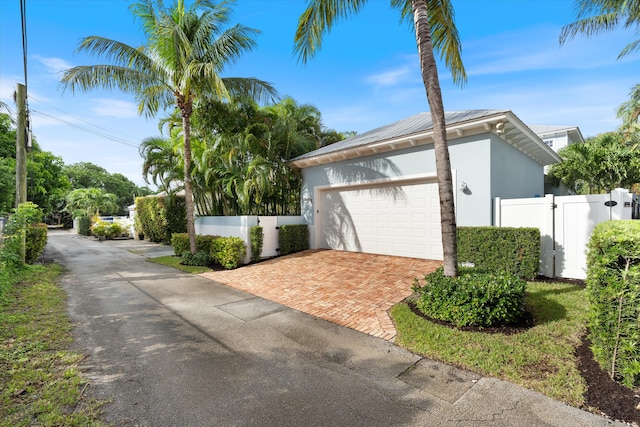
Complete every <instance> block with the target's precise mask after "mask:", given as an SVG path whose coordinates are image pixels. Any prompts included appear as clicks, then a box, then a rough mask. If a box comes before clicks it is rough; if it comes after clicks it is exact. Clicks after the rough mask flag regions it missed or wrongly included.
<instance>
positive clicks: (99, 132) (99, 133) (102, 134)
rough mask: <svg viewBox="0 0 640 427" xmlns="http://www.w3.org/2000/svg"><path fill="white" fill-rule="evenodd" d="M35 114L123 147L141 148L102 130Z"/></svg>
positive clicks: (38, 113) (37, 112)
mask: <svg viewBox="0 0 640 427" xmlns="http://www.w3.org/2000/svg"><path fill="white" fill-rule="evenodd" d="M33 112H34V114H36V115H39V116H42V117H46V118H48V119H51V120H55V121H58V122H61V123H64V124H67V125H69V126H72V127H75V128H77V129H80V130H83V131H85V132H89V133H92V134H94V135H98V136H101V137H103V138H106V139H110V140H112V141H115V142H117V143H119V144H122V145H127V146H129V147H134V148H138V146H139V144H138V143H133V142H130V141H127V140H125V139H123V138H119V137H117V136H114V135H112V134H110V133H109V132H107V131H100V130H95V129H91V128H90V127H88V126H82V125H80V124H78V123H75V122H73V121H70V120H65V119H63V118H61V117H56V116H52V115H50V114H47V113H43V112H42V111H37V110H33ZM98 129H100V128H99V127H98Z"/></svg>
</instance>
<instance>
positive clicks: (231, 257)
mask: <svg viewBox="0 0 640 427" xmlns="http://www.w3.org/2000/svg"><path fill="white" fill-rule="evenodd" d="M245 256H247V247H246V246H245V244H244V241H243V240H242V239H241V238H239V237H219V238H217V239H215V240H214V241H213V244H212V245H211V257H212V258H213V260H214V262H216V263H217V264H219V265H221V266H222V267H224V268H226V269H232V268H236V267H237V266H238V265H240V264H241V263H242V262H243V261H244V257H245Z"/></svg>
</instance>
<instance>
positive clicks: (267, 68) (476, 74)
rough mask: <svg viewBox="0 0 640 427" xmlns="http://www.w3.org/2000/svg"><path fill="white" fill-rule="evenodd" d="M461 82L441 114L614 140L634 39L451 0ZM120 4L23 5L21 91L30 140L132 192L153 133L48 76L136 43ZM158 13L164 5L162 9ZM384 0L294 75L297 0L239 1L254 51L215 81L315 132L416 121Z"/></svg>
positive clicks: (3, 27)
mask: <svg viewBox="0 0 640 427" xmlns="http://www.w3.org/2000/svg"><path fill="white" fill-rule="evenodd" d="M452 1H453V5H454V8H455V11H456V25H457V27H458V30H459V33H460V39H461V42H462V57H463V61H464V64H465V67H466V70H467V74H468V81H467V83H466V84H465V85H464V87H462V88H460V87H458V86H454V85H453V84H452V82H451V78H450V75H449V73H448V71H447V70H446V69H445V68H444V67H443V66H440V68H439V73H440V80H441V85H442V91H443V98H444V105H445V109H446V110H448V111H453V110H467V109H507V110H512V111H513V112H514V113H515V114H516V115H517V116H518V117H520V119H522V120H523V121H524V122H525V123H527V124H550V125H568V126H579V127H580V129H581V131H582V133H583V135H584V136H585V137H588V136H594V135H597V134H599V133H602V132H606V131H610V130H614V129H615V128H617V127H618V126H619V124H620V121H619V120H618V119H617V118H616V109H617V107H618V106H619V105H620V104H621V103H623V102H625V101H626V100H627V99H628V93H629V91H630V89H631V87H632V86H633V85H635V84H637V83H639V82H638V74H637V70H638V65H639V60H640V55H639V54H634V55H632V56H629V57H627V58H625V59H623V60H617V59H616V58H617V55H618V53H619V52H620V50H622V48H623V47H624V46H625V45H626V44H627V43H628V42H630V41H631V40H633V39H634V38H635V36H634V34H633V31H628V30H622V29H621V30H618V31H615V32H613V33H608V34H604V35H601V36H598V37H595V38H591V39H586V38H582V37H580V38H577V39H575V40H573V41H571V42H569V43H567V44H566V45H564V46H562V47H561V46H559V43H558V36H559V34H560V29H561V27H562V26H563V25H565V24H567V23H569V22H572V21H573V20H574V17H575V13H574V8H573V7H574V2H573V0H486V1H482V0H452ZM130 3H131V1H129V0H27V7H26V12H27V15H26V18H27V33H28V35H27V44H28V54H27V55H28V56H27V64H28V67H27V68H28V90H29V106H30V109H31V110H32V124H33V132H34V135H35V136H36V138H37V140H38V142H39V144H40V145H41V147H42V148H43V149H44V150H47V151H51V152H53V153H54V154H56V155H58V156H61V157H62V158H63V160H64V162H65V163H66V164H71V163H76V162H80V161H85V162H92V163H95V164H98V165H100V166H102V167H104V168H105V169H107V170H108V171H109V172H112V173H115V172H118V173H122V174H124V175H126V176H127V177H129V178H130V179H131V180H133V181H134V182H136V183H137V184H139V185H143V184H144V181H143V179H142V176H141V163H142V161H141V158H140V157H139V154H138V149H137V145H138V144H139V142H140V141H141V140H143V139H144V138H147V137H150V136H156V135H158V134H159V131H158V128H157V119H146V118H144V117H139V116H138V115H137V109H136V105H135V104H134V100H133V98H132V97H131V96H129V95H125V94H122V93H120V92H117V91H116V92H103V91H92V92H89V93H81V92H79V93H76V94H71V93H69V92H64V93H63V91H62V88H61V87H60V85H59V79H60V72H61V71H62V70H64V69H67V68H69V67H71V66H76V65H90V64H95V63H98V61H97V60H96V59H95V58H93V57H89V56H85V55H80V54H75V53H74V51H75V48H76V47H77V45H78V42H79V40H80V39H81V38H83V37H86V36H89V35H98V36H103V37H108V38H113V39H116V40H119V41H122V42H125V43H127V44H130V45H133V46H137V45H140V44H141V43H142V42H143V39H142V32H141V31H140V27H139V25H138V23H137V22H136V21H135V20H134V18H133V16H132V14H131V13H130V11H129V9H128V6H129V4H130ZM166 3H170V0H166ZM389 3H390V2H389V1H388V0H370V1H369V3H368V4H367V6H366V7H365V9H364V10H363V11H362V13H360V14H359V15H357V16H355V17H353V18H351V19H349V20H346V21H341V22H339V23H338V25H337V26H336V27H335V28H334V30H333V31H332V32H331V33H330V34H329V35H327V36H326V37H325V39H324V44H323V47H322V50H320V51H319V52H318V53H317V55H316V57H315V58H314V59H313V60H311V61H310V62H308V63H307V64H306V65H303V64H301V63H299V62H298V60H297V58H296V56H295V55H294V53H293V36H294V32H295V28H296V26H297V19H298V17H299V16H300V14H301V13H302V11H303V10H304V8H305V6H306V1H305V0H238V1H237V2H236V4H235V6H234V7H233V10H234V13H233V15H232V23H241V24H243V25H246V26H249V27H253V28H256V29H258V30H260V31H261V34H260V35H259V36H258V37H257V48H256V49H254V50H253V51H252V52H250V53H248V54H246V55H245V56H244V57H243V58H241V59H240V61H239V62H238V63H237V64H235V65H233V66H232V67H229V68H228V69H227V70H226V71H225V73H224V74H223V75H224V76H234V77H257V78H260V79H263V80H266V81H269V82H271V83H272V84H273V85H274V86H275V87H276V89H277V90H278V91H279V92H280V94H281V95H288V96H291V97H293V98H294V99H296V101H298V102H299V103H302V104H313V105H315V106H316V107H318V108H319V109H320V111H321V112H322V116H323V121H324V124H325V125H326V126H327V127H330V128H333V129H336V130H339V131H352V130H353V131H357V132H365V131H367V130H370V129H373V128H376V127H378V126H381V125H384V124H388V123H392V122H394V121H396V120H400V119H402V118H405V117H408V116H411V115H413V114H417V113H419V112H422V111H427V110H428V105H427V101H426V96H425V91H424V86H423V84H422V80H421V77H420V70H419V66H418V62H417V53H416V47H415V37H414V35H413V33H412V32H411V30H410V28H409V27H408V25H406V24H405V23H400V21H399V15H398V13H397V11H395V10H392V9H391V8H390V7H389ZM21 46H22V41H21V30H20V7H19V1H18V0H0V100H2V101H3V102H5V103H7V104H9V105H10V106H11V107H12V111H15V106H14V104H13V100H12V99H11V97H12V94H13V91H14V90H15V87H16V83H24V72H23V65H22V64H23V57H22V49H21Z"/></svg>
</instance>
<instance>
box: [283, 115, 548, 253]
mask: <svg viewBox="0 0 640 427" xmlns="http://www.w3.org/2000/svg"><path fill="white" fill-rule="evenodd" d="M445 120H446V124H447V139H448V145H449V153H450V158H451V169H452V174H453V185H454V198H455V208H456V218H457V224H458V225H459V226H472V225H492V222H493V205H494V199H495V198H496V197H501V198H521V197H535V196H543V195H544V166H546V165H549V164H553V163H557V162H559V161H560V157H558V155H557V154H556V153H555V152H554V151H553V150H551V149H550V148H549V147H548V146H547V145H546V144H545V143H544V142H543V141H542V139H540V137H539V136H538V135H536V133H535V132H534V131H532V130H531V129H530V128H529V127H527V126H526V125H525V124H524V123H523V122H522V121H521V120H520V119H519V118H518V117H517V116H516V115H515V114H513V113H512V112H511V111H508V110H470V111H456V112H448V113H446V115H445ZM291 163H292V164H293V165H294V166H295V167H298V168H300V169H301V171H302V175H303V184H302V215H303V217H304V219H305V221H306V222H307V224H309V226H310V230H309V231H310V233H309V234H310V246H311V248H332V249H341V250H349V251H357V252H368V253H377V254H386V255H399V256H409V257H417V258H429V259H442V244H441V235H440V210H439V209H440V208H439V197H438V184H437V179H436V166H435V157H434V149H433V131H432V123H431V116H430V114H429V113H420V114H417V115H415V116H412V117H409V118H406V119H404V120H400V121H398V122H396V123H392V124H389V125H386V126H383V127H380V128H378V129H374V130H371V131H369V132H365V133H362V134H360V135H357V136H354V137H352V138H349V139H346V140H343V141H340V142H337V143H335V144H332V145H328V146H326V147H322V148H320V149H318V150H315V151H312V152H310V153H307V154H304V155H302V156H299V157H297V158H295V159H293V160H292V161H291Z"/></svg>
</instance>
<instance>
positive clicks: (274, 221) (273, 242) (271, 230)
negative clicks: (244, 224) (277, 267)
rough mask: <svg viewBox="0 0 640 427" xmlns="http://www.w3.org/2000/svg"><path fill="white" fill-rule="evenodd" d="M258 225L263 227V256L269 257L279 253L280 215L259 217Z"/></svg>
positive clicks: (261, 255)
mask: <svg viewBox="0 0 640 427" xmlns="http://www.w3.org/2000/svg"><path fill="white" fill-rule="evenodd" d="M258 225H259V226H260V227H262V238H263V240H262V253H261V254H260V257H261V258H269V257H273V256H276V255H278V217H275V216H261V217H258Z"/></svg>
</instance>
